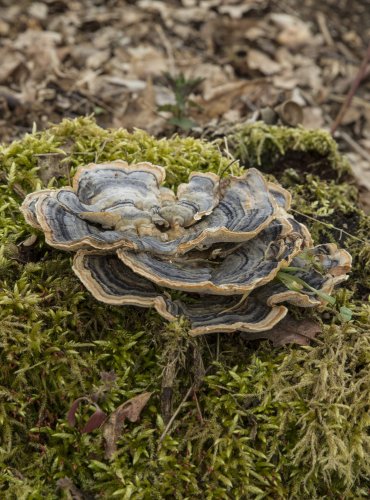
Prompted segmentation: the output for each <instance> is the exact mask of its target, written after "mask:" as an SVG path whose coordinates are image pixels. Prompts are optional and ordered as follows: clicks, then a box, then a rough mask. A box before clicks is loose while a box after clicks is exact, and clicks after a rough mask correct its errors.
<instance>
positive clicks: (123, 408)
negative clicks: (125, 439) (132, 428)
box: [103, 392, 152, 458]
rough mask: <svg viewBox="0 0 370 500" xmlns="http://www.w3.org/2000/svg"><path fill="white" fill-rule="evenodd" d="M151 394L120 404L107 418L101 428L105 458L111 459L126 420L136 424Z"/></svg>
mask: <svg viewBox="0 0 370 500" xmlns="http://www.w3.org/2000/svg"><path fill="white" fill-rule="evenodd" d="M151 395H152V393H151V392H143V393H142V394H139V395H138V396H135V397H134V398H131V399H129V400H128V401H126V402H125V403H123V404H121V405H120V406H119V407H118V408H116V410H114V412H113V413H111V415H110V416H109V418H108V420H107V421H106V423H105V424H104V426H103V436H104V439H105V456H106V458H111V457H112V456H113V454H114V453H115V451H116V449H117V441H118V439H119V438H120V436H121V433H122V428H123V425H124V423H125V420H126V418H127V419H128V420H129V421H130V422H137V420H138V419H139V417H140V413H141V412H142V410H143V408H144V406H145V405H146V404H147V402H148V401H149V398H150V396H151Z"/></svg>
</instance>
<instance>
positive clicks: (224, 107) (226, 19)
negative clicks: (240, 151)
mask: <svg viewBox="0 0 370 500" xmlns="http://www.w3.org/2000/svg"><path fill="white" fill-rule="evenodd" d="M369 35H370V11H369V8H368V2H367V1H366V0H358V1H356V2H350V1H349V0H341V1H337V0H329V1H327V2H318V1H317V0H309V1H307V2H304V3H302V2H300V1H299V0H283V1H281V2H277V1H275V0H171V1H166V2H162V1H152V0H139V1H130V0H127V1H122V0H121V1H120V0H110V1H106V2H105V1H104V2H103V1H100V0H82V1H69V0H45V1H38V2H34V1H27V0H22V1H20V2H16V3H14V2H12V1H11V0H3V1H2V2H1V7H0V58H1V67H0V141H2V142H7V141H10V140H12V139H14V138H19V137H21V136H22V135H23V134H24V133H26V132H28V131H30V130H31V129H32V127H33V126H34V124H35V126H36V127H37V129H38V130H39V129H43V128H45V126H47V124H49V123H50V122H54V123H55V122H59V121H60V120H61V119H62V118H64V117H76V116H80V115H86V114H92V113H93V114H94V115H95V117H96V119H97V121H98V124H99V125H102V126H105V127H107V126H110V127H125V128H128V129H129V130H132V129H133V128H135V127H138V128H143V129H145V130H147V131H148V132H150V133H153V134H155V135H157V136H163V135H165V136H169V135H171V134H172V133H173V132H175V131H179V132H181V133H184V134H186V133H189V132H190V133H192V134H196V135H201V134H203V133H204V132H205V131H206V130H207V129H209V128H212V129H213V130H214V129H217V127H219V126H221V125H222V124H224V123H235V122H243V121H246V120H251V121H253V120H256V119H260V118H261V117H262V119H264V120H267V121H270V122H271V121H272V122H273V121H274V120H276V118H278V116H277V115H276V114H274V113H272V112H271V110H277V111H278V113H279V116H280V119H281V120H282V121H283V122H285V123H287V124H288V125H296V124H297V123H299V124H302V125H303V126H304V127H308V128H314V129H315V128H326V129H330V128H331V127H333V123H334V122H335V120H336V117H337V115H338V112H339V110H340V108H341V106H342V105H343V103H344V101H345V100H346V96H347V95H348V93H349V91H350V88H351V85H352V83H353V81H354V79H355V78H356V74H357V73H358V70H359V68H360V67H361V63H362V61H363V60H364V58H365V56H366V51H367V47H366V43H367V40H369ZM165 73H167V74H170V75H171V76H172V80H171V78H169V77H168V76H167V77H166V76H165ZM180 75H183V76H184V78H183V79H182V80H181V77H180ZM369 76H370V67H369V66H367V67H366V65H365V68H364V72H363V78H362V81H361V83H360V85H359V87H358V89H357V92H356V95H355V97H354V98H353V99H352V102H351V104H350V106H348V108H347V110H346V112H345V113H344V115H343V116H342V118H341V119H340V123H339V125H338V126H337V125H335V128H336V132H335V134H334V135H335V138H336V139H337V140H338V142H339V144H340V147H341V150H342V151H344V152H345V153H347V154H348V156H349V159H350V161H351V164H352V167H353V170H354V174H355V177H356V179H357V182H358V183H359V185H360V187H361V197H362V203H363V206H364V208H365V209H367V211H368V209H369V207H370V201H369V198H370V196H369V191H370V78H369ZM286 101H289V106H288V108H286V109H285V111H284V110H283V111H281V109H282V107H281V105H282V103H285V102H286ZM291 101H293V102H294V103H295V104H296V106H295V105H293V104H291ZM190 129H192V130H190Z"/></svg>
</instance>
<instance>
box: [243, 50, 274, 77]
mask: <svg viewBox="0 0 370 500" xmlns="http://www.w3.org/2000/svg"><path fill="white" fill-rule="evenodd" d="M247 64H248V66H249V68H250V69H258V71H260V72H261V73H263V74H264V75H273V74H274V73H278V71H280V69H281V67H280V64H279V63H277V62H276V61H274V60H273V59H271V58H270V57H268V56H267V55H266V54H264V53H263V52H261V51H259V50H255V49H251V50H249V51H248V55H247Z"/></svg>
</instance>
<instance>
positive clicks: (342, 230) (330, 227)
mask: <svg viewBox="0 0 370 500" xmlns="http://www.w3.org/2000/svg"><path fill="white" fill-rule="evenodd" d="M290 210H291V211H292V212H295V213H296V214H298V215H301V216H302V217H306V219H310V220H313V221H314V222H318V223H319V224H322V225H323V226H326V227H328V228H329V229H335V230H336V231H339V232H340V233H344V234H346V235H347V236H349V237H350V238H353V239H354V240H357V241H360V242H361V243H365V245H368V244H370V240H362V239H361V238H358V237H357V236H354V235H353V234H351V233H348V232H347V231H345V230H344V229H341V228H340V227H336V226H334V225H333V224H329V223H328V222H323V221H321V220H318V219H315V217H311V216H310V215H307V214H304V213H302V212H299V211H298V210H294V209H293V208H291V209H290Z"/></svg>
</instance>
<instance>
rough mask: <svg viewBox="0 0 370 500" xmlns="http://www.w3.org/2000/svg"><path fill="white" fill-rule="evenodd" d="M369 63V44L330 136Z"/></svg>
mask: <svg viewBox="0 0 370 500" xmlns="http://www.w3.org/2000/svg"><path fill="white" fill-rule="evenodd" d="M369 61H370V43H369V46H368V48H367V50H366V54H365V57H364V59H363V61H362V63H361V66H360V68H359V70H358V72H357V74H356V76H355V78H354V80H353V82H352V85H351V88H350V89H349V92H348V94H347V97H346V100H345V101H344V103H343V104H342V107H341V108H340V110H339V113H338V115H337V117H336V119H335V120H334V123H333V124H332V126H331V129H330V132H331V134H334V132H335V131H336V130H337V128H338V127H339V125H340V124H341V121H342V119H343V116H344V114H345V113H346V111H347V110H348V108H349V107H350V105H351V102H352V99H353V97H354V95H355V93H356V91H357V89H358V87H359V86H360V83H361V82H362V80H363V78H364V76H365V74H366V69H367V65H368V63H369Z"/></svg>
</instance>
